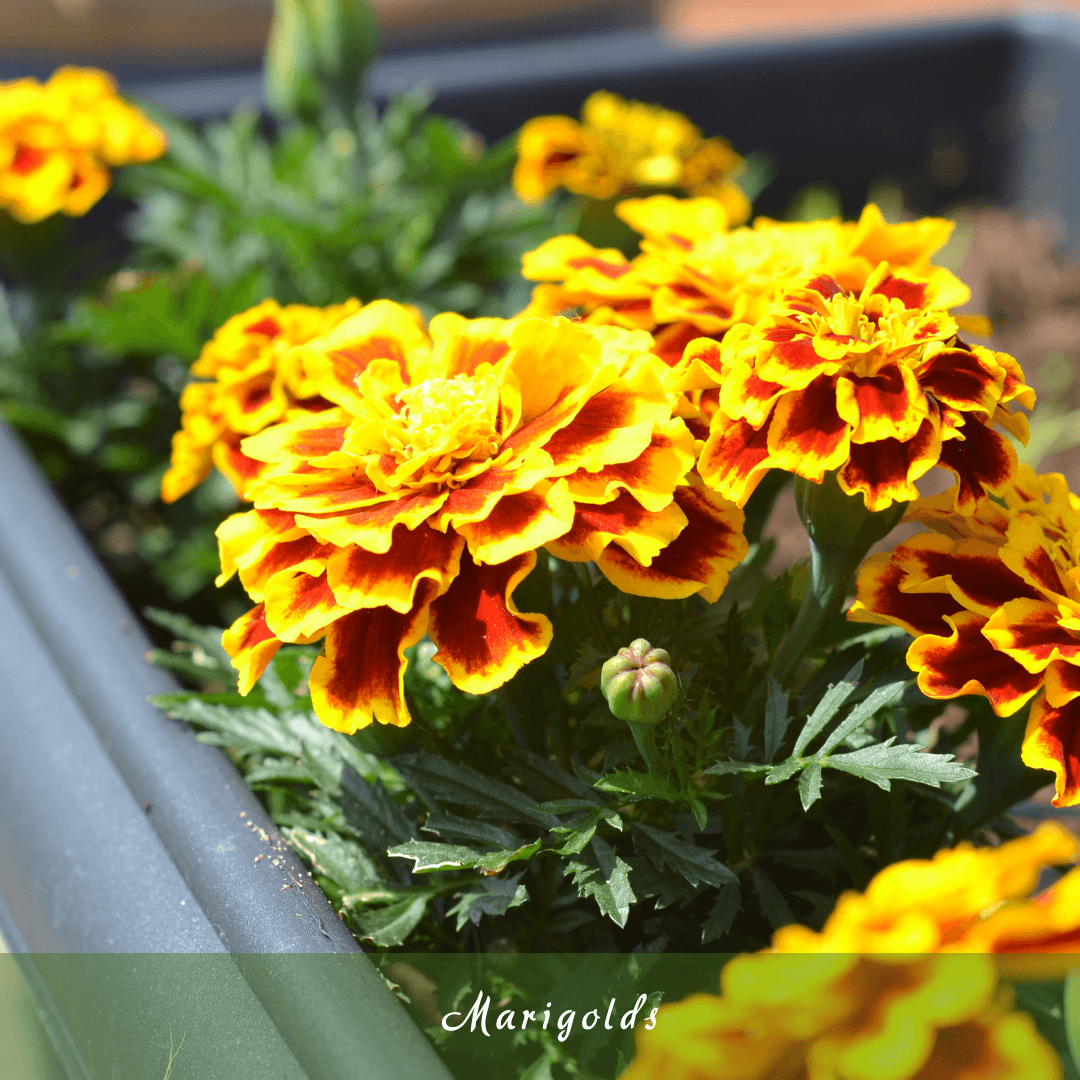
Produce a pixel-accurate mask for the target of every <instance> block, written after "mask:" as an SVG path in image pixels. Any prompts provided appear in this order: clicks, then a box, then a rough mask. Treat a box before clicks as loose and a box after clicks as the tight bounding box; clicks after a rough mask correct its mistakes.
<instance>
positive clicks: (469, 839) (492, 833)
mask: <svg viewBox="0 0 1080 1080" xmlns="http://www.w3.org/2000/svg"><path fill="white" fill-rule="evenodd" d="M421 828H422V830H423V831H424V832H429V833H435V835H436V836H441V837H442V838H443V839H444V840H463V841H465V842H466V843H469V844H477V845H479V846H480V847H491V848H515V847H517V846H518V843H519V841H520V839H521V838H520V837H519V836H515V835H514V834H513V833H511V832H507V831H506V830H505V829H500V828H499V827H498V826H497V825H492V824H490V823H489V822H486V821H478V820H476V818H463V817H458V815H457V814H450V813H447V812H445V811H442V810H434V811H432V813H430V814H428V818H427V821H425V822H424V824H423V825H422V826H421Z"/></svg>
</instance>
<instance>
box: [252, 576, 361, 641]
mask: <svg viewBox="0 0 1080 1080" xmlns="http://www.w3.org/2000/svg"><path fill="white" fill-rule="evenodd" d="M265 608H266V614H265V618H266V625H267V626H268V627H270V629H271V630H272V631H273V632H274V633H275V634H276V635H277V636H278V637H279V638H281V640H282V641H300V642H309V641H314V640H316V639H317V638H319V637H321V636H322V634H323V633H324V631H325V630H326V628H327V627H328V626H330V624H331V623H333V622H334V621H335V620H337V619H340V618H342V617H343V616H344V615H346V614H347V613H348V611H349V609H348V608H346V607H344V606H343V605H341V604H339V603H338V602H337V599H336V598H335V596H334V594H333V592H332V591H331V589H330V586H329V585H328V584H327V581H326V571H325V570H320V571H319V572H318V573H317V574H310V573H305V572H303V571H294V570H286V571H283V572H282V573H280V574H276V575H275V576H274V577H273V579H272V580H271V581H270V583H269V585H268V586H267V588H266V600H265Z"/></svg>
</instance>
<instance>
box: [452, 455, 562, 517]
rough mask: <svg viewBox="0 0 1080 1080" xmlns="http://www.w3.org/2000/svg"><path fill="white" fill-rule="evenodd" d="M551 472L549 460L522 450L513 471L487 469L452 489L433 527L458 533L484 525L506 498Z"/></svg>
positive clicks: (545, 456)
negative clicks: (456, 530)
mask: <svg viewBox="0 0 1080 1080" xmlns="http://www.w3.org/2000/svg"><path fill="white" fill-rule="evenodd" d="M550 472H551V458H550V457H548V455H547V454H546V453H545V452H544V451H543V450H542V449H541V448H540V447H538V446H528V445H526V446H525V447H523V458H522V460H521V463H520V464H519V465H517V466H516V467H515V468H489V469H487V470H486V471H484V472H482V473H479V474H478V475H476V476H474V477H472V478H471V479H469V480H468V481H466V482H465V483H464V484H462V485H461V487H457V488H453V489H452V490H451V491H450V492H449V493H448V494H447V495H446V499H445V502H444V503H443V504H442V511H441V513H440V514H439V516H438V519H437V522H436V525H437V527H438V528H439V529H446V528H447V527H448V526H450V527H453V528H455V529H460V528H461V527H463V526H465V525H469V524H471V523H472V522H474V521H483V519H484V518H486V517H487V516H488V514H490V513H491V511H492V510H493V509H494V508H495V505H496V503H498V501H499V500H500V499H503V498H505V497H506V496H507V495H517V494H518V493H520V492H523V491H529V490H531V489H532V488H534V487H536V485H537V484H539V483H542V482H543V481H544V480H545V479H546V478H547V476H548V474H549V473H550Z"/></svg>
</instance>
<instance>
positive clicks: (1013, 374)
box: [973, 345, 1035, 409]
mask: <svg viewBox="0 0 1080 1080" xmlns="http://www.w3.org/2000/svg"><path fill="white" fill-rule="evenodd" d="M981 350H982V346H981V345H975V346H973V351H974V352H975V353H977V354H978V353H979V352H980V351H981ZM988 351H989V350H988ZM993 356H994V363H996V364H998V365H999V366H1000V367H1002V368H1004V369H1005V382H1004V385H1003V386H1002V388H1001V400H1002V403H1004V404H1008V403H1009V402H1011V401H1015V402H1016V403H1017V404H1018V405H1022V406H1023V407H1024V408H1025V409H1034V408H1035V391H1034V390H1033V389H1032V388H1031V387H1030V386H1028V385H1027V382H1026V381H1025V379H1024V369H1023V368H1022V367H1021V366H1020V362H1019V361H1018V360H1017V359H1016V357H1015V356H1010V355H1009V354H1008V353H1003V352H995V353H994V354H993Z"/></svg>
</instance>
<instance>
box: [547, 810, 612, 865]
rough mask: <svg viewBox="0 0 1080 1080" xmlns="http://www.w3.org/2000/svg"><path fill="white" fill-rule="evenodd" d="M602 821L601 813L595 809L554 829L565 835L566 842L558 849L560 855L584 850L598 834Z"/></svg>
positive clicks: (553, 830)
mask: <svg viewBox="0 0 1080 1080" xmlns="http://www.w3.org/2000/svg"><path fill="white" fill-rule="evenodd" d="M599 823H600V814H599V812H598V811H596V810H595V809H594V810H592V811H590V812H589V813H587V814H582V816H581V817H579V818H576V819H575V820H574V821H571V822H570V823H569V824H567V825H560V826H559V828H557V829H552V830H551V831H552V833H553V834H554V833H560V834H564V835H565V843H564V844H563V845H562V847H560V848H557V849H556V853H557V854H559V855H576V854H577V853H578V852H579V851H583V850H584V849H585V847H586V845H587V844H588V843H589V841H590V840H592V838H593V837H594V836H595V835H596V828H597V825H599Z"/></svg>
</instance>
